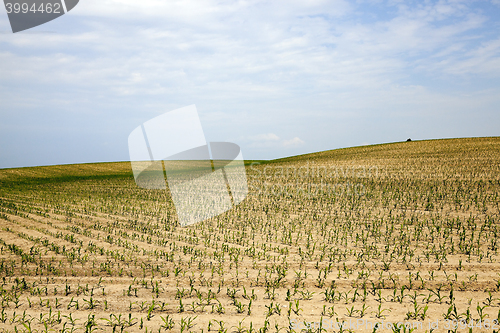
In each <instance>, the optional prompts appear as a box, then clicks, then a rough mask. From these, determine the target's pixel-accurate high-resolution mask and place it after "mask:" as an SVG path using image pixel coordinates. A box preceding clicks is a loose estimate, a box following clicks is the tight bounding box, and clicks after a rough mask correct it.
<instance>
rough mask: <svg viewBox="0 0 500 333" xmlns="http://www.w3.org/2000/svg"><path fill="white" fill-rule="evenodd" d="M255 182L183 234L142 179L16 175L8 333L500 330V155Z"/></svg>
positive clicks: (296, 169)
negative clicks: (226, 206)
mask: <svg viewBox="0 0 500 333" xmlns="http://www.w3.org/2000/svg"><path fill="white" fill-rule="evenodd" d="M247 177H248V183H249V194H248V196H247V198H246V199H245V200H244V201H243V202H242V203H241V204H240V205H239V206H237V207H236V208H233V209H232V210H230V211H228V212H226V213H224V214H223V215H221V216H218V217H216V218H212V219H210V220H207V221H204V222H201V223H198V224H195V225H192V226H189V227H185V228H181V227H180V226H178V222H177V217H176V212H175V208H174V205H173V203H172V201H171V200H170V198H169V193H168V192H165V191H161V190H145V189H140V188H138V187H137V186H136V184H135V182H134V178H133V175H132V172H131V168H130V163H129V162H123V163H102V164H84V165H66V166H50V167H36V168H21V169H4V170H0V332H39V333H40V332H50V331H52V332H79V333H90V332H101V331H104V332H227V333H229V332H240V333H241V332H247V333H251V332H255V333H257V332H262V333H264V332H269V333H270V332H276V333H279V332H358V331H359V332H412V331H413V332H426V331H427V332H432V331H434V332H448V331H450V332H498V331H499V330H500V325H498V324H497V321H498V320H500V318H499V317H500V257H499V255H498V250H499V249H498V248H499V246H500V218H499V213H500V207H499V204H500V197H499V192H500V191H499V190H500V138H473V139H450V140H432V141H413V142H402V143H393V144H384V145H375V146H364V147H355V148H348V149H340V150H334V151H326V152H321V153H315V154H310V155H304V156H297V157H292V158H288V159H282V160H276V161H270V162H265V163H264V162H260V163H258V162H254V163H251V162H248V163H247ZM377 323H378V324H377Z"/></svg>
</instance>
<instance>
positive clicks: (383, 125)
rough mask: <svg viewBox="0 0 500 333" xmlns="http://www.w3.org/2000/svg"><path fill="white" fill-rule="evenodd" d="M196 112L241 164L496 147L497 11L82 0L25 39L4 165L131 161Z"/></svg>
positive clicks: (2, 66)
mask: <svg viewBox="0 0 500 333" xmlns="http://www.w3.org/2000/svg"><path fill="white" fill-rule="evenodd" d="M192 104H195V105H196V107H197V110H198V113H199V116H200V119H201V123H202V126H203V130H204V134H205V137H206V140H207V141H228V142H233V143H236V144H238V145H239V146H240V147H241V150H242V154H243V157H244V158H245V159H274V158H280V157H285V156H292V155H298V154H305V153H309V152H316V151H323V150H329V149H336V148H343V147H351V146H359V145H367V144H378V143H385V142H397V141H404V140H406V139H407V138H411V139H413V140H423V139H437V138H452V137H475V136H499V135H500V0H478V1H474V0H467V1H460V0H454V1H452V0H449V1H409V0H407V1H398V0H387V1H384V0H373V1H371V0H359V1H344V0H330V1H322V0H304V1H298V0H286V1H284V0H283V1H281V0H274V1H264V0H235V1H229V0H217V1H216V0H199V1H194V0H181V1H178V0H80V2H79V4H78V5H77V6H76V7H75V8H74V9H73V10H72V11H70V12H68V13H67V14H66V15H64V16H62V17H59V18H58V19H56V20H53V21H51V22H48V23H46V24H44V25H41V26H38V27H35V28H33V29H30V30H27V31H24V32H19V33H16V34H13V33H12V31H11V28H10V24H9V21H8V17H7V14H6V9H5V7H3V6H0V168H10V167H23V166H37V165H55V164H69V163H91V162H111V161H127V160H129V151H128V136H129V134H130V133H131V132H132V131H133V130H134V129H135V128H136V127H137V126H139V125H141V124H142V123H144V122H146V121H148V120H149V119H152V118H154V117H156V116H158V115H161V114H163V113H165V112H168V111H172V110H175V109H178V108H181V107H184V106H188V105H192Z"/></svg>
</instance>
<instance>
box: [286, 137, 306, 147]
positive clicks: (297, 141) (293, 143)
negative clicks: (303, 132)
mask: <svg viewBox="0 0 500 333" xmlns="http://www.w3.org/2000/svg"><path fill="white" fill-rule="evenodd" d="M304 143H305V142H304V141H302V140H301V139H300V138H299V137H297V136H296V137H295V138H293V139H291V140H284V141H283V146H284V147H300V146H302V145H303V144H304Z"/></svg>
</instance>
